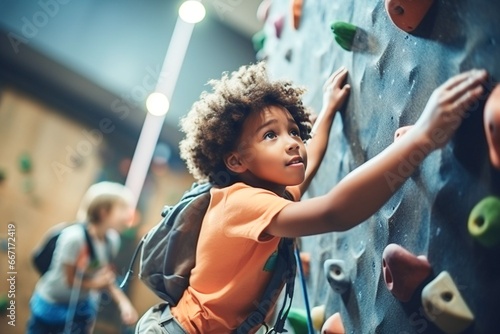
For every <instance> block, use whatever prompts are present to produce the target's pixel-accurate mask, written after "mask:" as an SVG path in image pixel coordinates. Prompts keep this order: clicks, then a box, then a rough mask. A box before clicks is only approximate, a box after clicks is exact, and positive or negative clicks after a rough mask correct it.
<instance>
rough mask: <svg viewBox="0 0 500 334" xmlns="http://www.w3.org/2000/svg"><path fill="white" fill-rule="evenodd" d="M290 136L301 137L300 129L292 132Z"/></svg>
mask: <svg viewBox="0 0 500 334" xmlns="http://www.w3.org/2000/svg"><path fill="white" fill-rule="evenodd" d="M290 134H291V135H292V136H297V137H300V131H299V130H298V129H293V130H292V131H290Z"/></svg>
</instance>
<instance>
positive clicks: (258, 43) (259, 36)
mask: <svg viewBox="0 0 500 334" xmlns="http://www.w3.org/2000/svg"><path fill="white" fill-rule="evenodd" d="M265 42H266V33H265V32H264V30H260V31H258V32H256V33H255V34H254V35H253V36H252V44H253V48H254V50H255V52H259V51H260V50H262V49H263V48H264V44H265Z"/></svg>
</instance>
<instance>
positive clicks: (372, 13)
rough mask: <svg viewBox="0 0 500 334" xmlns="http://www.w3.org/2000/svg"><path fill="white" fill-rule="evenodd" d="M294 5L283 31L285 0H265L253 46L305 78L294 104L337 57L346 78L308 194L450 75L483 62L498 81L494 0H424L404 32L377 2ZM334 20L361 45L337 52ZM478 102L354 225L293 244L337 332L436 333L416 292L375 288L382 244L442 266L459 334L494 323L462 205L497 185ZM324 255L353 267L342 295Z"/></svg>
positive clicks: (361, 156) (279, 69)
mask: <svg viewBox="0 0 500 334" xmlns="http://www.w3.org/2000/svg"><path fill="white" fill-rule="evenodd" d="M304 3H305V5H304V9H303V16H302V22H301V26H300V28H299V29H298V30H294V29H293V28H292V27H291V23H290V22H291V21H290V19H291V17H290V14H289V13H290V9H289V1H285V0H275V1H274V2H273V5H272V8H271V13H270V16H269V19H268V21H267V23H266V26H265V30H266V32H267V36H268V38H267V40H266V44H265V47H264V52H263V53H264V55H266V56H267V57H268V59H269V63H270V68H271V71H272V73H273V74H274V76H275V77H286V78H290V79H293V80H294V81H295V82H296V83H298V84H303V85H305V86H306V87H307V88H308V91H309V92H308V95H307V96H306V102H307V103H308V104H309V105H312V106H313V107H314V108H315V109H316V110H319V108H320V103H321V87H322V84H323V83H324V81H325V80H326V78H327V77H328V76H329V74H331V73H332V72H333V70H334V69H336V68H338V67H339V66H341V65H344V66H346V67H347V68H348V70H349V78H348V82H349V83H350V84H351V86H352V90H351V91H352V92H351V96H350V98H349V101H348V103H347V108H346V110H344V111H343V112H342V113H341V114H340V115H338V116H337V118H336V120H335V124H334V127H333V130H332V132H331V138H330V144H329V149H328V152H327V155H326V157H325V159H324V161H323V164H322V166H321V168H320V170H319V172H318V175H317V177H316V178H315V179H314V180H313V183H312V185H311V188H310V191H309V196H317V195H321V194H324V193H326V192H327V191H328V190H329V189H331V187H332V186H334V185H335V184H336V183H337V182H338V181H339V180H341V179H342V178H343V177H344V176H345V175H346V174H347V173H348V172H349V171H351V170H353V169H354V168H356V167H357V166H359V165H360V164H362V163H363V162H365V161H366V160H368V159H370V158H371V157H373V156H375V155H376V154H377V153H379V152H380V151H381V150H383V149H384V148H385V147H387V146H388V145H390V144H391V143H392V141H393V135H394V132H395V130H396V129H397V128H398V127H400V126H404V125H409V124H413V123H414V122H415V121H416V120H417V118H418V117H419V115H420V113H421V112H422V110H423V108H424V106H425V104H426V101H427V99H428V97H429V96H430V94H431V92H432V91H433V90H434V89H435V88H436V87H437V86H438V85H439V84H441V83H442V82H444V81H445V80H446V79H447V78H449V77H450V76H452V75H454V74H457V73H459V72H462V71H464V70H467V69H470V68H473V67H479V68H486V69H487V70H488V71H489V73H490V74H491V81H498V79H499V78H500V62H499V59H500V21H499V20H498V17H499V15H500V3H498V2H491V1H482V0H481V1H468V0H453V1H447V0H436V1H435V4H434V6H433V7H432V8H431V10H430V12H429V13H428V15H427V17H426V19H425V20H424V22H423V23H422V25H421V27H420V28H419V29H418V30H417V31H415V33H413V34H408V33H405V32H403V31H401V30H399V29H398V28H397V27H395V26H394V25H393V24H392V22H391V21H390V19H389V17H388V16H387V14H386V11H385V9H384V2H383V1H327V0H318V1H307V0H306V1H304ZM280 15H285V16H286V22H285V28H284V30H283V32H282V36H281V39H277V38H276V37H275V35H274V26H273V20H275V19H276V18H277V17H279V16H280ZM334 21H346V22H350V23H352V24H355V25H357V26H358V27H359V28H360V29H362V35H364V37H363V38H362V40H364V42H362V41H361V42H360V40H359V39H358V40H357V43H358V44H357V51H354V52H348V51H345V50H343V49H341V48H340V47H339V46H338V45H337V44H336V43H335V41H334V40H333V35H332V33H331V31H330V27H329V26H330V24H331V23H332V22H334ZM359 36H360V34H359V33H358V38H359ZM285 56H287V57H288V58H289V59H290V60H287V59H286V57H285ZM483 107H484V100H482V101H481V102H480V103H479V104H478V105H476V106H475V107H474V108H473V110H471V113H470V117H468V118H467V119H465V121H464V124H463V125H462V127H461V128H460V129H459V130H458V133H457V135H456V136H455V138H454V140H453V141H452V142H451V143H450V145H448V146H446V147H445V148H444V149H442V150H439V151H436V152H434V153H432V154H431V155H430V156H429V158H427V159H426V160H425V162H424V163H423V164H422V166H421V167H420V168H419V170H418V171H417V172H416V173H415V174H414V175H413V176H412V177H411V178H410V179H409V180H408V181H407V182H406V184H405V185H404V187H403V188H402V189H401V190H400V191H399V192H398V193H396V194H395V195H394V196H393V198H392V199H391V200H389V202H388V203H387V204H386V205H385V206H384V207H383V208H382V209H381V210H380V211H379V212H378V213H377V214H375V215H374V216H373V217H371V218H370V219H369V220H368V221H367V222H366V223H364V224H362V225H360V226H358V227H355V228H353V229H351V230H350V231H347V232H344V233H331V234H325V235H321V236H315V237H309V238H304V240H303V244H304V249H305V250H308V251H310V252H311V253H312V259H313V260H312V263H311V277H310V279H309V284H310V291H311V298H312V300H313V304H314V305H320V304H325V305H326V308H327V314H328V315H331V314H332V313H334V312H339V311H340V313H341V316H342V318H343V319H344V325H345V327H346V333H347V332H348V333H440V331H439V330H438V329H436V327H434V325H433V324H432V323H431V322H430V321H428V320H427V319H426V318H425V317H424V315H423V312H422V307H421V304H420V301H419V299H420V297H419V296H420V293H419V292H417V293H415V294H414V297H413V299H412V300H411V301H410V302H409V303H400V302H399V301H397V300H396V299H395V298H394V297H393V296H392V295H391V294H390V293H389V292H388V290H387V289H386V287H385V284H384V281H383V276H382V272H381V269H382V265H381V261H382V252H383V250H384V248H385V246H386V245H387V244H389V243H398V244H401V245H403V246H404V247H405V248H407V249H408V250H410V251H411V252H413V253H415V254H417V255H421V254H422V255H426V256H427V257H428V259H429V261H430V263H431V265H432V268H433V274H432V275H431V278H434V277H435V276H436V275H437V274H439V273H440V272H441V271H443V270H447V271H448V272H449V273H450V274H451V276H452V277H453V279H454V280H455V282H456V283H457V285H458V288H459V289H460V292H461V294H462V296H463V297H464V299H465V301H466V302H467V303H468V305H469V307H470V308H471V309H472V311H473V313H474V314H475V317H476V321H475V323H474V325H473V326H472V327H471V328H470V329H469V330H468V331H467V333H493V332H496V331H498V329H497V327H498V314H497V311H496V310H498V309H499V307H500V285H499V284H498V282H500V262H499V261H498V254H499V253H498V249H496V250H495V249H493V250H491V249H486V248H483V247H481V246H480V245H478V244H477V243H476V242H475V241H474V240H473V239H472V238H471V236H470V235H469V234H468V232H467V218H468V215H469V212H470V210H471V209H472V207H473V206H474V205H475V204H476V203H477V202H478V201H479V200H481V199H482V198H483V197H485V196H487V195H489V194H496V195H498V193H499V190H500V188H499V183H498V179H499V177H498V176H499V174H498V172H497V171H495V170H493V169H492V167H490V164H489V160H488V156H487V152H486V148H487V146H486V142H485V137H484V130H483V126H482V109H483ZM359 205H360V206H361V205H363V203H359ZM330 258H337V259H343V260H345V261H346V262H347V263H348V264H349V265H352V266H353V268H354V272H355V273H356V275H355V278H354V281H353V286H352V288H351V290H350V292H349V293H348V295H346V296H344V297H343V298H342V297H341V296H340V295H338V294H336V293H335V292H334V291H333V290H332V289H331V288H330V287H329V285H328V284H327V282H326V279H325V274H324V272H323V262H324V261H325V260H326V259H330ZM314 305H313V306H314Z"/></svg>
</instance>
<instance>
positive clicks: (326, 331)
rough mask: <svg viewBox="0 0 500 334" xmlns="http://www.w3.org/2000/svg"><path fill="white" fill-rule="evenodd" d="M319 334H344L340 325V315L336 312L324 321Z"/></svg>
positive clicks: (342, 326) (342, 325)
mask: <svg viewBox="0 0 500 334" xmlns="http://www.w3.org/2000/svg"><path fill="white" fill-rule="evenodd" d="M321 334H345V329H344V324H343V323H342V318H341V317H340V313H338V312H337V313H335V314H334V315H332V316H331V317H330V318H328V319H326V321H325V323H324V325H323V327H322V328H321Z"/></svg>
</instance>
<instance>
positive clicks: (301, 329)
mask: <svg viewBox="0 0 500 334" xmlns="http://www.w3.org/2000/svg"><path fill="white" fill-rule="evenodd" d="M287 319H288V322H290V326H292V328H293V331H294V333H296V334H307V333H309V328H308V326H307V314H306V311H304V310H299V309H296V308H291V309H290V311H289V312H288V316H287Z"/></svg>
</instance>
